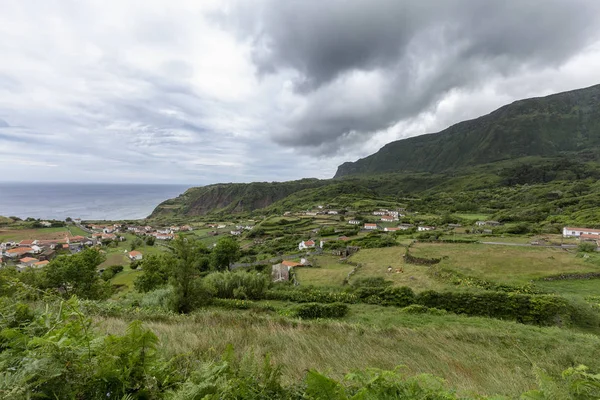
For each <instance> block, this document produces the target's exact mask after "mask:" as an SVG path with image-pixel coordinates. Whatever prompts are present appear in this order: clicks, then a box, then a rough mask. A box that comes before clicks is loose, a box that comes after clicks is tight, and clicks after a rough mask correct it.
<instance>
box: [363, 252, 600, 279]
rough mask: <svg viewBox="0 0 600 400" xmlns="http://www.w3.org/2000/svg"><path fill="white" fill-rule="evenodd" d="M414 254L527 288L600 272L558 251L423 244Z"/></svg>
mask: <svg viewBox="0 0 600 400" xmlns="http://www.w3.org/2000/svg"><path fill="white" fill-rule="evenodd" d="M360 253H361V252H359V254H360ZM411 254H412V255H414V256H417V257H427V258H444V259H443V260H442V262H441V263H440V264H439V265H440V266H441V267H449V268H451V269H454V270H456V271H459V272H461V273H463V274H466V275H468V276H473V277H477V278H481V279H486V280H490V281H497V282H502V283H509V284H524V283H527V282H529V281H531V280H532V279H537V278H541V277H544V276H549V275H557V274H561V273H570V272H596V271H598V272H600V264H598V263H594V262H589V261H586V260H585V259H583V258H579V257H576V255H575V253H574V252H569V251H566V250H563V249H555V248H543V247H533V246H532V247H520V246H501V245H483V244H436V243H419V244H417V245H415V246H414V247H412V248H411ZM445 257H447V258H445Z"/></svg>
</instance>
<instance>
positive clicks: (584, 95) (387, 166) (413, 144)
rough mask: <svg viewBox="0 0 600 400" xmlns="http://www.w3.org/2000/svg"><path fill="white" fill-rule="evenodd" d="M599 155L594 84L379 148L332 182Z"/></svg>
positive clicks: (599, 97) (599, 110) (599, 114)
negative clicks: (512, 161) (531, 158)
mask: <svg viewBox="0 0 600 400" xmlns="http://www.w3.org/2000/svg"><path fill="white" fill-rule="evenodd" d="M569 153H578V155H579V156H580V157H582V158H580V159H583V160H590V159H598V158H599V157H598V155H599V154H600V85H596V86H592V87H589V88H585V89H579V90H573V91H570V92H564V93H558V94H554V95H551V96H546V97H538V98H531V99H526V100H520V101H516V102H514V103H512V104H509V105H506V106H504V107H501V108H499V109H498V110H496V111H494V112H492V113H490V114H488V115H485V116H483V117H479V118H476V119H473V120H469V121H464V122H460V123H458V124H456V125H453V126H451V127H449V128H447V129H445V130H443V131H441V132H438V133H433V134H427V135H422V136H417V137H412V138H409V139H403V140H398V141H395V142H392V143H389V144H387V145H385V146H384V147H383V148H381V150H379V151H378V152H377V153H375V154H372V155H370V156H368V157H365V158H363V159H360V160H358V161H356V162H347V163H344V164H342V165H340V166H339V167H338V170H337V173H336V174H335V177H336V178H340V177H344V176H349V175H357V174H375V173H387V172H405V171H427V172H443V171H449V170H454V169H456V168H459V167H467V166H473V165H480V164H487V163H492V162H496V161H501V160H508V159H515V158H520V157H526V156H541V157H555V156H559V155H566V154H569Z"/></svg>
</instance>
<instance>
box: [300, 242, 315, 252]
mask: <svg viewBox="0 0 600 400" xmlns="http://www.w3.org/2000/svg"><path fill="white" fill-rule="evenodd" d="M315 245H316V243H315V241H314V240H307V241H304V240H303V241H301V242H300V244H298V250H305V249H312V248H314V247H315Z"/></svg>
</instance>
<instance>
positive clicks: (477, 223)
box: [475, 221, 485, 226]
mask: <svg viewBox="0 0 600 400" xmlns="http://www.w3.org/2000/svg"><path fill="white" fill-rule="evenodd" d="M475 225H477V226H485V221H477V222H475Z"/></svg>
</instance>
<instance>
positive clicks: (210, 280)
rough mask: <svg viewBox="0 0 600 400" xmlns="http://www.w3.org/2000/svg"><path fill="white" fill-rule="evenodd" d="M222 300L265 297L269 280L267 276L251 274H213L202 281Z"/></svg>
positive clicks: (242, 272)
mask: <svg viewBox="0 0 600 400" xmlns="http://www.w3.org/2000/svg"><path fill="white" fill-rule="evenodd" d="M204 281H205V283H206V284H207V285H208V286H211V287H213V288H214V290H215V295H216V297H219V298H222V299H252V300H260V299H263V298H264V297H265V292H266V290H267V289H268V287H269V284H270V279H269V277H268V276H267V275H265V274H261V273H252V272H245V271H241V272H229V271H227V272H213V273H211V274H209V275H207V276H206V278H205V279H204Z"/></svg>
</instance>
